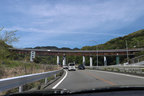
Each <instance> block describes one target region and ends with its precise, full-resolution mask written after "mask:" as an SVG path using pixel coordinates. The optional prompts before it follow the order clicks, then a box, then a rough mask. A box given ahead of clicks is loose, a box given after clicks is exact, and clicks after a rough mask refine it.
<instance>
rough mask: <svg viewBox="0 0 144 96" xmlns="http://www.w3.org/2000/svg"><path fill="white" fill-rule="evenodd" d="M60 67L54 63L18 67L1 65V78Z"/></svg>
mask: <svg viewBox="0 0 144 96" xmlns="http://www.w3.org/2000/svg"><path fill="white" fill-rule="evenodd" d="M57 69H59V67H57V66H52V65H42V64H41V65H38V64H37V65H33V66H29V67H26V66H18V67H13V68H10V67H0V79H2V78H9V77H15V76H20V75H26V74H33V73H41V72H47V71H52V70H57Z"/></svg>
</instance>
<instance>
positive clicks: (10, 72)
mask: <svg viewBox="0 0 144 96" xmlns="http://www.w3.org/2000/svg"><path fill="white" fill-rule="evenodd" d="M58 69H60V67H58V66H56V65H46V64H32V65H20V66H14V67H6V66H5V65H4V66H0V79H2V78H9V77H15V76H21V75H27V74H34V73H41V72H48V71H53V70H58ZM40 84H41V81H37V82H35V83H31V84H28V86H27V85H26V86H25V87H26V88H25V89H30V88H32V87H35V86H38V85H40ZM15 92H18V88H15V89H12V90H8V91H5V92H0V96H1V95H4V94H9V93H15Z"/></svg>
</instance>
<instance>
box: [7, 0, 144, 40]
mask: <svg viewBox="0 0 144 96" xmlns="http://www.w3.org/2000/svg"><path fill="white" fill-rule="evenodd" d="M88 1H89V3H86V2H88ZM88 1H86V2H85V1H84V0H83V1H81V2H82V3H80V2H77V0H76V1H75V3H74V2H73V3H72V4H71V1H69V3H64V2H62V3H61V2H58V1H57V2H55V3H54V4H52V3H51V2H44V3H40V4H39V3H35V2H33V3H31V4H27V5H25V3H20V4H19V5H16V7H15V8H16V9H13V10H15V11H16V12H18V13H20V14H22V15H23V16H24V19H21V20H19V21H18V22H20V23H21V25H13V26H11V27H9V28H7V30H12V29H13V30H15V29H16V30H19V31H22V32H25V33H28V32H29V33H32V35H30V36H27V37H25V36H23V38H27V40H30V39H31V38H32V36H33V38H35V37H37V36H39V34H40V38H41V39H38V38H35V39H34V40H39V41H42V40H44V39H45V38H47V37H49V38H53V37H58V36H62V35H66V34H77V36H79V34H88V35H95V36H96V37H98V36H99V35H103V34H105V35H107V36H121V35H123V34H121V33H117V32H115V33H111V34H109V33H110V32H111V31H113V30H117V29H121V28H123V27H125V26H127V25H129V24H131V23H133V22H135V21H136V20H137V19H139V18H140V17H141V16H143V15H144V13H143V12H144V7H143V3H144V2H143V0H123V1H122V0H104V2H99V1H100V0H99V1H97V0H93V1H91V0H88ZM95 1H96V2H95ZM16 22H17V21H16ZM89 29H91V31H89ZM92 29H93V30H92ZM86 30H87V31H86ZM28 38H30V39H28Z"/></svg>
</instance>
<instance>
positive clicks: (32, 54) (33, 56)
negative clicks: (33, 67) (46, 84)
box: [30, 51, 36, 62]
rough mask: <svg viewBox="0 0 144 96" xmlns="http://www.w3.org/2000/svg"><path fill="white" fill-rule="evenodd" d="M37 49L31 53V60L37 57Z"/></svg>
mask: <svg viewBox="0 0 144 96" xmlns="http://www.w3.org/2000/svg"><path fill="white" fill-rule="evenodd" d="M35 53H36V52H35V51H31V54H30V61H31V62H33V59H34V58H35Z"/></svg>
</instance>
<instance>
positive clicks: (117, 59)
mask: <svg viewBox="0 0 144 96" xmlns="http://www.w3.org/2000/svg"><path fill="white" fill-rule="evenodd" d="M116 64H120V62H119V56H118V55H117V56H116Z"/></svg>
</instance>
